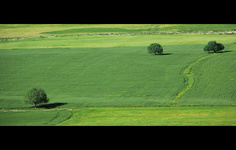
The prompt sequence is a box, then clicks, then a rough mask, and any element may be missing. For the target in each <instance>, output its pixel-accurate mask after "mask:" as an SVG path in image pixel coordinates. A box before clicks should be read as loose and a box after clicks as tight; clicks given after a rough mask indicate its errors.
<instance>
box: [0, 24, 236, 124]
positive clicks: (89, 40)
mask: <svg viewBox="0 0 236 150" xmlns="http://www.w3.org/2000/svg"><path fill="white" fill-rule="evenodd" d="M132 26H133V28H132ZM156 26H157V25H156ZM156 26H154V25H143V24H141V25H112V24H111V25H101V24H100V25H19V26H17V25H1V26H0V31H1V30H2V31H4V32H2V33H4V34H3V35H2V37H4V38H6V37H7V35H9V38H13V37H27V36H29V35H28V34H27V35H26V33H23V32H22V30H20V29H22V28H24V29H25V30H27V31H30V33H31V35H44V34H48V35H54V34H67V35H70V34H81V33H96V34H99V33H137V32H144V31H152V30H154V29H155V28H156ZM183 26H184V25H169V26H168V25H159V27H162V28H159V30H162V29H164V28H166V30H167V31H169V30H170V27H172V28H171V29H173V28H174V27H176V28H178V27H179V30H181V31H183V32H184V31H185V30H184V29H187V28H189V27H190V28H191V27H192V29H194V30H201V31H205V30H207V31H211V30H210V25H203V26H202V27H198V28H197V25H190V26H186V25H185V28H184V27H183ZM198 26H199V25H198ZM40 27H41V28H40ZM212 28H214V30H225V31H226V30H233V29H234V28H236V26H235V25H224V26H223V25H213V26H212ZM212 28H211V29H212ZM6 29H8V30H9V31H6ZM11 29H12V32H10V31H11ZM33 29H34V30H33ZM155 30H157V29H155ZM13 31H18V32H15V33H17V35H16V34H14V33H13ZM186 31H187V30H186ZM7 33H9V34H7ZM212 40H215V41H217V42H219V43H223V44H224V45H225V47H226V48H225V49H226V50H224V52H223V53H217V54H208V53H205V52H204V51H203V47H204V46H205V45H206V44H207V43H208V41H212ZM154 42H157V43H160V44H161V45H162V46H163V48H164V55H162V56H155V55H150V54H148V53H147V46H149V45H150V43H154ZM235 43H236V37H235V35H120V36H99V35H93V36H60V37H53V38H34V39H25V40H14V41H0V64H1V65H0V109H2V110H1V112H0V125H56V124H58V123H60V122H62V121H64V120H66V119H68V118H70V117H71V114H73V116H72V117H71V118H70V119H69V120H67V121H65V122H62V123H61V124H58V125H235V123H236V122H235V119H234V118H235V110H236V109H235V107H234V106H235V104H236V90H235V89H236V78H235V77H236V68H235V64H236V61H235V58H236V46H235ZM32 87H41V88H43V89H44V90H45V91H46V93H47V95H48V97H49V99H50V101H49V103H48V104H46V105H42V106H41V108H39V109H38V110H39V111H35V110H34V109H33V106H31V105H29V104H24V103H23V102H22V98H23V97H22V94H23V93H24V92H25V91H26V90H27V89H29V88H32ZM51 106H52V107H51ZM192 106H195V107H192ZM202 106H204V107H202ZM212 106H217V107H212ZM87 107H88V108H87ZM90 107H92V108H90ZM93 107H94V108H93ZM117 107H118V108H117ZM124 107H125V108H124ZM54 108H57V109H54ZM67 109H73V111H68V110H67ZM179 109H180V110H181V111H180V114H182V113H183V114H185V113H189V112H191V111H192V112H193V114H195V115H197V116H198V117H196V118H194V117H193V118H192V117H191V115H189V116H186V117H184V119H182V120H183V122H181V119H178V116H176V111H179ZM10 110H26V111H19V112H17V111H10ZM44 110H50V111H44ZM182 110H183V112H182ZM207 110H209V113H208V115H207V117H205V118H204V117H203V118H201V115H198V114H201V113H204V111H207ZM91 111H92V112H93V113H92V114H91ZM117 111H118V112H117ZM140 111H141V114H143V115H141V116H142V117H141V116H139V115H138V116H135V115H133V114H132V112H133V113H134V114H135V113H138V112H140ZM168 111H169V112H168ZM202 111H203V112H202ZM218 111H219V112H218ZM103 112H104V113H105V114H106V113H109V115H108V116H106V115H105V116H100V117H101V119H100V122H99V117H98V118H96V113H98V114H101V113H103ZM112 112H114V114H111V113H112ZM165 112H166V113H167V112H168V113H169V114H168V113H167V115H170V116H171V114H172V116H171V117H168V119H167V120H166V122H165V121H164V122H162V121H161V120H160V119H162V120H163V119H164V118H165V117H166V116H165ZM217 112H218V113H219V114H220V115H219V116H218V113H217ZM149 113H150V115H151V116H152V114H153V116H152V117H151V120H150V121H149V122H150V124H149V123H148V121H147V118H150V116H148V114H149ZM163 113H164V114H163ZM90 114H91V115H92V116H91V117H92V119H94V122H96V121H98V123H93V121H92V120H91V118H88V117H89V115H90ZM115 114H117V116H114V115H115ZM123 114H127V115H128V116H129V118H132V117H133V118H134V119H136V120H137V121H134V122H133V123H132V122H129V121H128V120H125V119H124V118H122V117H123ZM129 114H130V115H129ZM156 114H160V115H159V116H161V117H158V118H155V116H158V115H156ZM190 114H191V113H190ZM37 115H38V117H37V118H39V119H38V120H34V121H32V122H31V121H30V118H31V117H32V116H37ZM81 115H82V116H88V117H85V122H83V121H81V122H80V119H78V118H80V117H81ZM224 115H225V116H226V117H225V119H226V120H221V121H219V120H217V117H219V118H222V116H224ZM227 115H229V116H228V117H227ZM42 116H47V117H46V118H45V119H43V117H42ZM112 117H113V118H112ZM199 117H200V118H199ZM14 118H18V119H15V124H14V121H13V119H14ZM23 118H25V119H23ZM55 118H56V119H55ZM106 118H110V119H111V120H112V119H118V120H119V118H120V119H121V120H120V121H115V122H113V121H111V120H110V122H109V120H108V121H107V120H106ZM145 118H146V119H145ZM171 118H172V119H171ZM173 118H175V119H176V120H173ZM189 118H192V120H189ZM86 119H87V120H86ZM89 119H90V120H89ZM155 119H157V120H156V121H155ZM158 119H159V120H158ZM194 119H195V120H194ZM199 119H200V120H201V119H203V122H202V124H201V123H199V122H198V121H197V120H199ZM208 119H209V120H211V119H213V120H214V119H215V120H216V121H213V122H214V123H212V124H211V123H207V122H204V120H205V121H207V120H208ZM103 120H104V122H107V123H104V122H103ZM122 120H123V121H122ZM131 120H132V119H131ZM142 120H143V121H142ZM184 120H185V121H184ZM186 120H188V121H186ZM90 121H91V124H90ZM127 121H128V122H127ZM171 121H177V123H176V124H175V123H170V122H171ZM126 123H127V124H126Z"/></svg>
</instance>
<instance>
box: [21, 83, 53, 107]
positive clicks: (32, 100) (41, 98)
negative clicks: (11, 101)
mask: <svg viewBox="0 0 236 150" xmlns="http://www.w3.org/2000/svg"><path fill="white" fill-rule="evenodd" d="M23 96H24V102H25V103H29V104H33V105H34V107H35V109H36V105H37V104H40V103H47V102H48V101H49V99H48V98H47V95H46V93H45V92H44V90H43V89H41V88H32V89H30V90H28V91H26V92H25V93H24V94H23Z"/></svg>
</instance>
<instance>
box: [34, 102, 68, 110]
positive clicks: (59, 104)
mask: <svg viewBox="0 0 236 150" xmlns="http://www.w3.org/2000/svg"><path fill="white" fill-rule="evenodd" d="M66 104H67V103H52V104H43V105H39V106H37V108H46V109H51V108H56V107H58V106H62V105H66Z"/></svg>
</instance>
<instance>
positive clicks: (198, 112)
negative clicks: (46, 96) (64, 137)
mask: <svg viewBox="0 0 236 150" xmlns="http://www.w3.org/2000/svg"><path fill="white" fill-rule="evenodd" d="M235 116H236V109H235V107H141V108H135V107H134V108H82V109H76V110H73V116H72V117H71V118H70V119H69V120H67V121H65V122H62V123H60V124H58V125H59V126H198V125H200V126H224V125H226V126H234V125H236V119H235Z"/></svg>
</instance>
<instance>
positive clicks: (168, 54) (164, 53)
mask: <svg viewBox="0 0 236 150" xmlns="http://www.w3.org/2000/svg"><path fill="white" fill-rule="evenodd" d="M172 54H173V53H163V54H161V55H172Z"/></svg>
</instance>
